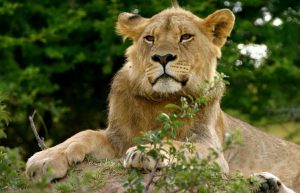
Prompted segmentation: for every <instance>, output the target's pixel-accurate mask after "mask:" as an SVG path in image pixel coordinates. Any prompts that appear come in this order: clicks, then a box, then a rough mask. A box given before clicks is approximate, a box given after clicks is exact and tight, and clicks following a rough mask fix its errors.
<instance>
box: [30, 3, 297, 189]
mask: <svg viewBox="0 0 300 193" xmlns="http://www.w3.org/2000/svg"><path fill="white" fill-rule="evenodd" d="M234 20H235V18H234V15H233V14H232V12H231V11H229V10H226V9H223V10H219V11H216V12H214V13H213V14H211V15H209V16H208V17H206V18H205V19H201V18H199V17H197V16H195V15H193V14H192V13H191V12H189V11H186V10H184V9H181V8H179V7H173V8H169V9H166V10H164V11H162V12H160V13H158V14H157V15H154V16H153V17H152V18H149V19H148V18H143V17H141V16H139V15H134V14H131V13H122V14H120V15H119V18H118V22H117V31H118V33H119V34H121V35H122V36H123V37H124V38H130V39H132V41H133V44H132V45H131V46H130V47H129V48H128V49H127V52H126V56H127V62H126V64H125V65H124V66H123V68H122V69H121V70H120V71H119V72H118V73H117V74H116V75H115V77H114V79H113V82H112V85H111V91H110V94H109V115H108V120H109V124H108V128H107V129H106V130H105V131H91V130H87V131H83V132H80V133H78V134H76V135H75V136H73V137H71V138H69V139H68V140H66V141H65V142H63V143H61V144H59V145H57V146H54V147H52V148H50V149H47V150H44V151H41V152H38V153H36V154H34V155H33V156H32V157H31V158H30V159H29V160H28V162H27V166H26V168H27V174H28V176H29V177H31V178H39V177H40V176H41V175H44V174H45V171H46V168H47V167H48V166H49V165H50V166H52V168H53V176H52V178H60V177H63V176H64V175H65V174H66V172H67V169H68V167H69V165H70V164H72V163H74V162H75V163H76V162H80V161H82V160H83V159H84V157H85V155H86V154H91V155H92V156H94V157H96V158H98V159H103V158H112V157H121V156H123V155H124V154H125V152H126V151H127V150H128V149H129V148H130V147H132V146H134V145H135V144H133V143H132V138H134V137H136V136H139V135H140V131H143V130H156V129H159V128H160V123H158V122H157V121H156V116H157V114H158V113H159V112H162V111H166V109H165V108H164V106H165V105H166V104H168V103H176V102H177V101H178V99H179V98H180V97H181V96H185V95H192V96H195V97H197V96H198V90H197V88H196V86H197V85H200V86H204V82H205V81H213V79H214V77H215V76H216V75H217V72H216V65H217V58H219V57H221V47H222V46H223V45H224V43H225V42H226V38H227V37H228V36H229V35H230V32H231V30H232V27H233V25H234ZM223 90H224V87H223V86H221V87H219V89H218V90H217V91H215V92H213V93H212V94H211V98H212V100H211V101H210V103H209V104H207V105H206V106H205V107H203V108H202V109H200V111H199V112H198V114H197V116H196V117H195V119H194V120H193V121H192V122H191V123H187V124H185V126H184V127H183V128H181V129H180V130H179V131H178V136H177V140H178V141H174V143H175V144H180V143H181V142H180V141H184V140H185V139H186V138H188V137H191V136H196V137H194V139H195V143H196V149H197V151H198V152H199V153H200V154H204V155H205V154H206V153H207V152H208V148H214V149H220V148H221V146H222V143H223V139H224V134H225V132H229V131H230V130H233V129H236V128H241V134H242V137H243V138H244V144H243V145H241V146H237V147H235V148H233V149H231V150H229V151H227V152H225V153H224V154H221V156H220V158H219V159H218V162H219V164H220V165H221V166H222V168H223V171H224V172H234V171H236V170H239V171H241V172H242V173H243V174H244V175H250V174H252V173H255V172H264V171H268V172H271V173H273V174H274V175H276V176H278V177H279V178H280V179H281V180H282V181H283V182H284V183H285V184H286V185H288V186H290V187H292V188H293V189H295V190H296V191H300V178H299V176H300V159H299V158H300V148H299V146H297V145H295V144H292V143H289V142H286V141H283V140H280V139H277V138H275V137H272V136H269V135H267V134H264V133H262V132H260V131H258V130H257V129H255V128H253V127H252V126H250V125H248V124H246V123H243V122H242V121H239V120H237V119H235V118H232V117H230V116H229V115H227V114H225V113H224V112H223V111H222V110H221V108H220V99H221V97H222V94H223ZM133 151H136V149H135V148H134V147H133V148H130V149H129V150H128V151H127V153H128V152H129V154H130V153H132V152H133ZM129 154H128V155H129ZM128 155H127V158H128ZM135 157H137V156H135ZM138 161H140V160H134V159H125V162H124V166H125V167H150V168H151V165H147V166H145V165H143V164H149V163H142V165H139V164H137V163H138ZM139 163H140V162H139ZM282 192H285V191H284V190H282ZM286 192H288V191H286Z"/></svg>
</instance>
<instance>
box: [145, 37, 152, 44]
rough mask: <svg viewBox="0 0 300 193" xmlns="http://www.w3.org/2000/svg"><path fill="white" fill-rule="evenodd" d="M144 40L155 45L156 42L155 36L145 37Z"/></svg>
mask: <svg viewBox="0 0 300 193" xmlns="http://www.w3.org/2000/svg"><path fill="white" fill-rule="evenodd" d="M144 40H145V41H146V42H148V43H153V42H154V36H145V37H144Z"/></svg>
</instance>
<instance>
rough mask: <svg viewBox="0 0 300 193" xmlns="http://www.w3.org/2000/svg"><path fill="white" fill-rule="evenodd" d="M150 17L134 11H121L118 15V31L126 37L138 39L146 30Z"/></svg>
mask: <svg viewBox="0 0 300 193" xmlns="http://www.w3.org/2000/svg"><path fill="white" fill-rule="evenodd" d="M147 23H148V19H146V18H144V17H142V16H140V15H137V14H133V13H127V12H124V13H121V14H120V15H119V17H118V22H117V27H116V28H117V32H118V33H119V34H120V35H122V36H123V37H124V38H130V39H132V40H134V41H136V40H137V39H138V38H139V36H140V35H141V33H142V32H143V31H144V28H145V26H146V25H147Z"/></svg>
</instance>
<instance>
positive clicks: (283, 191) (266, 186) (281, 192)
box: [254, 172, 295, 193]
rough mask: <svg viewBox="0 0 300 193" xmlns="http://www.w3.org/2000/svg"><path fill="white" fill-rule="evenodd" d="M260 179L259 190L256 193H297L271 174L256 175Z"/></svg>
mask: <svg viewBox="0 0 300 193" xmlns="http://www.w3.org/2000/svg"><path fill="white" fill-rule="evenodd" d="M254 175H255V176H257V177H258V178H259V182H260V185H259V188H258V190H256V191H255V193H295V192H294V191H293V190H291V189H289V188H288V187H286V186H285V185H284V184H283V183H282V182H281V181H280V180H279V178H278V177H276V176H274V175H273V174H271V173H269V172H262V173H258V174H254Z"/></svg>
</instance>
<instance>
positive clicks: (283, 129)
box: [263, 122, 300, 145]
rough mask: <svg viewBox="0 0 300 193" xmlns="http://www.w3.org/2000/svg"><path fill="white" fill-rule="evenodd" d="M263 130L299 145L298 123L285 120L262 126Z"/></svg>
mask: <svg viewBox="0 0 300 193" xmlns="http://www.w3.org/2000/svg"><path fill="white" fill-rule="evenodd" d="M263 131H265V132H267V133H269V134H271V135H273V136H276V137H278V138H281V139H285V140H288V141H291V142H294V143H297V144H299V145H300V123H299V122H298V123H297V122H286V123H277V124H272V125H265V126H263Z"/></svg>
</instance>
